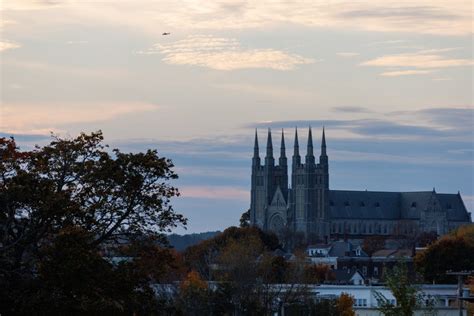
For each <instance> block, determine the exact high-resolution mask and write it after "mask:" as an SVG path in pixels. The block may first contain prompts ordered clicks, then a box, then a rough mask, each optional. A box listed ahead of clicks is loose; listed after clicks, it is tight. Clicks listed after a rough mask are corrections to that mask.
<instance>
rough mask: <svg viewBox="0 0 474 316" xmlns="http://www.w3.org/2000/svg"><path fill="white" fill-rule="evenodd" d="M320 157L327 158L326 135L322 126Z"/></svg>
mask: <svg viewBox="0 0 474 316" xmlns="http://www.w3.org/2000/svg"><path fill="white" fill-rule="evenodd" d="M321 156H327V154H326V135H325V133H324V126H323V139H322V141H321Z"/></svg>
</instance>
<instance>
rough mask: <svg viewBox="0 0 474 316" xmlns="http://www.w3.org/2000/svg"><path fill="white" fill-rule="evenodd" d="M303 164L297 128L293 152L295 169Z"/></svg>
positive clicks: (296, 129)
mask: <svg viewBox="0 0 474 316" xmlns="http://www.w3.org/2000/svg"><path fill="white" fill-rule="evenodd" d="M300 164H301V157H300V146H299V144H298V128H297V127H295V145H294V151H293V167H296V166H298V165H300Z"/></svg>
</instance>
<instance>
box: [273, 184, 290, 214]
mask: <svg viewBox="0 0 474 316" xmlns="http://www.w3.org/2000/svg"><path fill="white" fill-rule="evenodd" d="M270 207H271V208H273V209H280V210H283V209H285V210H286V208H287V205H286V201H285V198H284V197H283V193H282V192H281V189H280V187H277V189H276V191H275V195H273V199H272V203H271V204H270Z"/></svg>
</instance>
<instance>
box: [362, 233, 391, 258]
mask: <svg viewBox="0 0 474 316" xmlns="http://www.w3.org/2000/svg"><path fill="white" fill-rule="evenodd" d="M384 247H385V238H384V237H383V236H368V237H365V238H364V241H363V243H362V249H363V250H364V251H365V252H366V253H367V254H368V255H369V256H372V254H373V253H374V252H376V251H377V250H381V249H384Z"/></svg>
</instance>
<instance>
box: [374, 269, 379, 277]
mask: <svg viewBox="0 0 474 316" xmlns="http://www.w3.org/2000/svg"><path fill="white" fill-rule="evenodd" d="M378 275H379V268H378V267H374V276H378Z"/></svg>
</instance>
